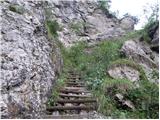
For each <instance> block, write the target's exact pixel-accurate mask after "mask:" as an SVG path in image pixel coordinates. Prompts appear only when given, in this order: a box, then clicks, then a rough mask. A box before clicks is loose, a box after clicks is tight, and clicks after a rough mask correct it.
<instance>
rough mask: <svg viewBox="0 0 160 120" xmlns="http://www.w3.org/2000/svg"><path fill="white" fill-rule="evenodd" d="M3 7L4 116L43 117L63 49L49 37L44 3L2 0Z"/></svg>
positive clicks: (2, 113) (2, 90) (2, 74)
mask: <svg viewBox="0 0 160 120" xmlns="http://www.w3.org/2000/svg"><path fill="white" fill-rule="evenodd" d="M1 8H2V15H1V17H2V19H1V23H2V24H1V27H2V29H1V35H2V39H1V80H0V81H1V115H2V118H39V116H40V112H42V111H43V110H44V109H45V103H46V101H47V99H48V95H49V92H50V91H51V89H52V87H53V85H54V82H55V80H56V76H57V75H56V73H58V72H59V71H60V67H61V64H62V60H61V56H60V50H59V49H58V48H54V47H53V44H55V43H54V42H52V43H51V42H50V41H49V40H48V38H47V34H46V29H45V27H44V21H45V14H44V13H45V12H44V9H43V2H36V1H35V2H32V1H28V2H27V1H25V0H9V1H1ZM53 52H54V56H53V55H52V53H53ZM52 57H54V59H55V61H54V62H53V61H52V59H53V58H52Z"/></svg>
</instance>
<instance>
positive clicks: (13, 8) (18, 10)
mask: <svg viewBox="0 0 160 120" xmlns="http://www.w3.org/2000/svg"><path fill="white" fill-rule="evenodd" d="M9 10H10V11H13V12H16V13H19V14H23V13H24V11H25V9H24V8H23V7H22V6H19V5H10V6H9Z"/></svg>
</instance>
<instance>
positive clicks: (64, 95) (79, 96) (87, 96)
mask: <svg viewBox="0 0 160 120" xmlns="http://www.w3.org/2000/svg"><path fill="white" fill-rule="evenodd" d="M59 96H60V97H73V98H91V97H92V96H90V95H69V94H63V93H60V94H59Z"/></svg>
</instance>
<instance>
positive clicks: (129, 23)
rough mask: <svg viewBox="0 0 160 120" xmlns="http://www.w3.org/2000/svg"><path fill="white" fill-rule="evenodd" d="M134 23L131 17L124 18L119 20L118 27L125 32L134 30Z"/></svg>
mask: <svg viewBox="0 0 160 120" xmlns="http://www.w3.org/2000/svg"><path fill="white" fill-rule="evenodd" d="M135 23H136V21H135V20H134V19H133V17H132V16H126V17H124V18H122V19H121V20H120V26H121V27H122V28H123V29H124V30H127V31H132V30H134V25H135Z"/></svg>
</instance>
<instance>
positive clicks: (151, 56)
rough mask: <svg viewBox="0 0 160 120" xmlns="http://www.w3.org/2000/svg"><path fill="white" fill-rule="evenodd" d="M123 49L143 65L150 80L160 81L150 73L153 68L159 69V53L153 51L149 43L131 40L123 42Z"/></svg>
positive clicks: (129, 56) (130, 57)
mask: <svg viewBox="0 0 160 120" xmlns="http://www.w3.org/2000/svg"><path fill="white" fill-rule="evenodd" d="M121 51H122V52H123V54H125V56H126V57H128V58H129V59H132V60H133V61H135V62H136V63H138V64H140V65H142V66H143V68H144V70H145V72H146V75H147V77H148V78H149V80H151V81H154V82H158V80H157V79H156V80H152V79H151V75H150V74H151V73H152V72H153V69H157V70H158V66H159V60H158V59H159V54H158V53H156V52H154V51H152V50H151V49H150V46H149V45H148V44H146V43H143V42H140V41H139V40H129V41H126V42H125V43H124V44H123V46H122V49H121Z"/></svg>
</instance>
